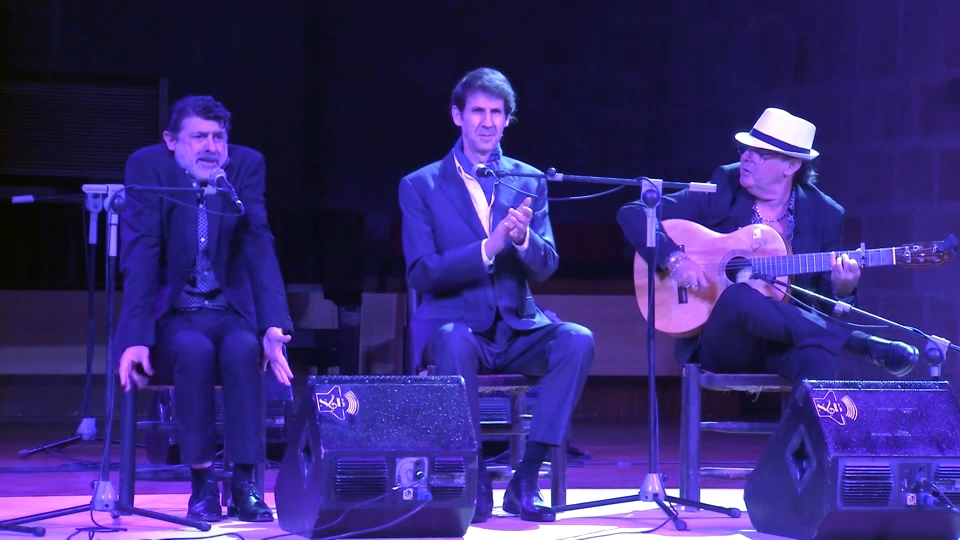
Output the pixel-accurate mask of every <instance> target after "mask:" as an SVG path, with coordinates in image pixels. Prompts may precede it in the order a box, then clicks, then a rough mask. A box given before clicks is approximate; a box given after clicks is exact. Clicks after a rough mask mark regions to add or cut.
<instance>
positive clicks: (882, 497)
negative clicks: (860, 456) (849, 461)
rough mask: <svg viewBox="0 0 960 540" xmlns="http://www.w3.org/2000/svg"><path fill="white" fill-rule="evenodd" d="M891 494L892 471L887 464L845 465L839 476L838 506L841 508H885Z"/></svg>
mask: <svg viewBox="0 0 960 540" xmlns="http://www.w3.org/2000/svg"><path fill="white" fill-rule="evenodd" d="M892 492H893V471H892V469H891V467H890V465H889V464H882V465H845V466H844V467H843V472H842V473H841V475H840V504H841V505H843V506H867V507H877V506H887V505H888V504H889V502H890V495H891V493H892Z"/></svg>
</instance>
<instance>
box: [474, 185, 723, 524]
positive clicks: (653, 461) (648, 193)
mask: <svg viewBox="0 0 960 540" xmlns="http://www.w3.org/2000/svg"><path fill="white" fill-rule="evenodd" d="M483 174H484V175H486V176H495V177H496V178H499V179H502V178H504V177H508V176H518V177H521V176H522V177H531V178H545V179H546V180H548V181H552V182H563V181H572V182H585V183H595V184H616V185H628V186H641V187H642V186H643V185H644V184H648V185H649V186H651V187H649V188H648V189H645V190H644V191H643V192H642V194H641V201H642V202H643V205H644V207H645V211H646V214H647V247H648V248H650V249H651V253H652V254H654V256H655V254H656V250H657V243H658V242H657V227H656V224H657V209H658V208H659V206H660V201H661V198H662V192H663V189H665V188H669V189H674V190H682V189H689V190H690V191H691V192H698V193H710V192H715V191H716V190H717V186H715V185H713V184H710V183H701V182H665V181H663V180H658V179H650V178H647V177H645V176H644V177H640V178H637V179H629V178H608V177H602V176H574V175H566V174H561V173H558V172H557V170H556V169H554V168H552V167H551V168H549V169H547V171H546V173H545V174H528V173H512V172H506V171H493V170H490V169H486V170H485V171H483ZM647 279H648V281H647V282H648V283H649V284H650V286H649V287H647V306H648V310H647V312H648V313H649V315H648V316H647V383H648V396H649V416H650V462H649V466H650V470H649V472H648V473H647V475H646V476H644V478H643V482H641V484H640V492H639V493H638V494H637V495H630V496H626V497H615V498H612V499H604V500H599V501H592V502H585V503H578V504H565V505H561V506H554V507H553V511H554V512H566V511H569V510H580V509H583V508H595V507H597V506H607V505H612V504H620V503H626V502H634V501H644V502H654V503H656V504H657V506H659V507H660V509H661V510H663V512H664V513H665V514H667V517H668V518H669V519H670V520H671V521H672V522H673V524H674V527H675V528H676V529H677V530H678V531H684V530H686V529H687V524H686V522H685V521H683V520H682V519H680V517H679V516H678V515H677V512H676V511H674V510H673V509H671V508H670V507H668V506H667V505H666V503H668V502H670V503H678V504H682V505H683V506H688V507H691V508H699V509H702V510H709V511H712V512H718V513H721V514H726V515H728V516H730V517H733V518H737V517H740V509H739V508H723V507H720V506H714V505H711V504H705V503H702V502H699V501H692V500H688V499H681V498H679V497H673V496H670V495H667V494H666V492H665V491H664V488H663V479H662V474H661V473H660V433H659V432H660V426H659V413H658V410H657V385H656V376H657V367H656V362H657V360H656V352H655V345H656V340H655V336H656V327H655V325H654V306H655V301H654V287H653V283H654V264H653V262H652V261H651V262H650V264H648V265H647Z"/></svg>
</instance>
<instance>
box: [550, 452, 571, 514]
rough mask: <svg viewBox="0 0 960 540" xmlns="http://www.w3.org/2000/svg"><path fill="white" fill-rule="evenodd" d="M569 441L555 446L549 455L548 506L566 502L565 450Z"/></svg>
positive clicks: (561, 504) (562, 504)
mask: <svg viewBox="0 0 960 540" xmlns="http://www.w3.org/2000/svg"><path fill="white" fill-rule="evenodd" d="M569 444H570V443H569V442H567V441H566V440H565V441H563V444H561V445H560V446H555V447H554V448H553V451H552V454H553V455H552V456H551V457H550V506H564V505H566V504H567V451H568V447H569Z"/></svg>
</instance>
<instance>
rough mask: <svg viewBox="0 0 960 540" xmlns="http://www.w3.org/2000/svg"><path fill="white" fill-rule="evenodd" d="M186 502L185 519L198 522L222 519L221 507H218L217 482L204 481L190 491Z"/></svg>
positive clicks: (218, 490)
mask: <svg viewBox="0 0 960 540" xmlns="http://www.w3.org/2000/svg"><path fill="white" fill-rule="evenodd" d="M192 491H193V492H192V493H191V494H190V500H189V501H188V502H187V517H188V518H190V519H196V520H199V521H220V520H221V519H223V507H221V506H220V488H218V487H217V480H216V479H215V478H211V479H209V480H206V481H204V482H203V483H202V484H200V486H199V487H198V488H197V489H194V490H192Z"/></svg>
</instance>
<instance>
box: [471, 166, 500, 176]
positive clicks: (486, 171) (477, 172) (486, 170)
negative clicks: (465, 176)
mask: <svg viewBox="0 0 960 540" xmlns="http://www.w3.org/2000/svg"><path fill="white" fill-rule="evenodd" d="M473 176H474V178H498V179H499V178H500V177H499V176H497V171H495V170H493V169H491V168H490V167H487V166H486V165H484V164H483V163H477V164H476V165H474V166H473Z"/></svg>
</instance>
